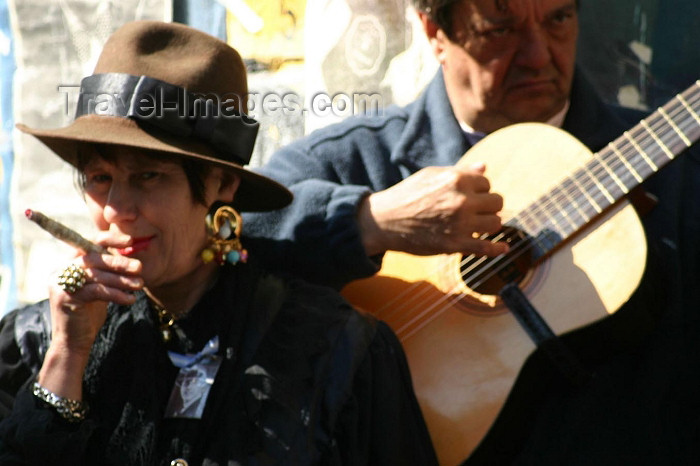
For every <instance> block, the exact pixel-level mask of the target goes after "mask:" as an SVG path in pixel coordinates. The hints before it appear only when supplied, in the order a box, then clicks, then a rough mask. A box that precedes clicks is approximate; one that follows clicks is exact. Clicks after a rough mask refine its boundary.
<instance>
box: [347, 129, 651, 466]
mask: <svg viewBox="0 0 700 466" xmlns="http://www.w3.org/2000/svg"><path fill="white" fill-rule="evenodd" d="M592 155H593V154H592V153H591V152H590V151H589V150H588V149H587V148H586V147H585V146H584V145H582V144H581V143H580V142H579V141H578V140H577V139H575V138H573V137H572V136H570V135H569V134H568V133H565V132H564V131H561V130H559V129H556V128H553V127H551V126H547V125H543V124H536V123H525V124H518V125H514V126H510V127H507V128H504V129H502V130H500V131H497V132H495V133H493V134H491V135H489V136H488V137H486V138H485V139H484V140H482V141H481V142H480V143H479V144H477V145H476V146H474V147H473V148H472V149H471V150H470V151H469V152H467V154H465V155H464V157H463V158H462V159H461V160H460V162H459V164H469V165H471V164H472V163H474V162H477V161H482V162H484V163H485V164H486V176H487V177H488V178H489V180H490V181H491V188H492V191H493V192H498V193H500V194H502V195H503V197H504V200H505V204H504V209H503V220H504V221H506V220H508V218H510V216H511V215H512V214H514V213H517V212H519V211H521V210H522V209H524V208H526V207H527V206H528V205H529V204H530V203H532V201H533V200H534V199H537V198H539V197H540V196H541V195H542V194H543V193H545V192H547V191H548V190H550V189H551V188H552V187H553V186H556V185H557V184H558V183H560V182H561V181H562V179H564V178H565V177H566V176H567V175H569V174H570V173H571V172H572V171H573V170H574V169H576V168H577V167H579V166H581V165H583V163H585V162H586V161H587V160H589V159H590V158H591V157H592ZM528 233H529V234H535V233H536V232H528ZM461 259H462V255H460V254H452V255H438V256H413V255H410V254H405V253H399V252H388V253H387V254H386V256H385V258H384V262H383V266H382V269H381V271H380V273H379V274H378V275H376V276H374V277H371V278H368V279H364V280H359V281H357V282H353V283H351V284H349V285H348V286H347V287H345V288H344V289H343V295H344V296H345V297H346V298H347V299H348V300H349V301H350V302H351V303H353V304H354V305H355V306H356V307H358V308H360V309H363V310H366V311H368V312H371V313H372V314H374V315H375V316H377V317H378V318H379V319H381V320H384V321H386V322H387V323H388V324H389V325H390V326H391V327H392V328H393V330H394V331H395V332H396V333H397V335H398V336H399V338H400V340H401V341H402V344H403V346H404V349H405V352H406V355H407V358H408V362H409V366H410V368H411V373H412V377H413V383H414V388H415V391H416V395H417V398H418V401H419V403H420V405H421V408H422V411H423V415H424V417H425V420H426V423H427V425H428V429H429V431H430V433H431V437H432V440H433V442H434V445H435V448H436V451H437V454H438V458H439V461H440V464H444V465H454V464H459V463H460V462H462V461H464V460H465V459H466V458H467V457H468V456H469V455H470V453H471V452H472V451H473V450H474V449H475V448H476V447H477V445H478V444H479V442H480V441H481V440H482V439H483V438H484V436H485V435H486V433H487V431H488V430H489V428H490V427H491V425H492V424H493V422H494V420H495V419H496V417H497V416H498V414H499V411H500V410H501V408H502V406H503V405H504V403H505V401H506V398H507V397H508V394H509V392H510V390H511V388H512V386H513V384H514V382H515V380H516V378H517V376H518V373H519V371H520V368H521V367H522V365H523V364H524V362H525V360H526V359H527V357H528V356H529V355H530V354H531V353H532V352H533V351H534V349H535V345H534V343H533V342H532V341H531V340H530V338H529V337H528V335H527V334H526V333H525V331H524V330H523V328H522V327H521V326H520V325H519V323H518V322H517V321H516V319H515V318H514V317H513V316H512V315H511V314H510V313H509V311H508V309H507V308H506V307H505V306H504V304H503V303H502V302H501V300H500V298H498V297H497V296H495V295H482V294H480V293H477V292H475V291H474V290H472V289H470V288H468V287H467V286H466V285H465V283H464V281H463V280H462V275H461V273H460V261H461ZM645 259H646V241H645V238H644V232H643V230H642V226H641V223H640V221H639V219H638V217H637V215H636V213H635V211H634V209H633V208H632V206H631V205H630V204H629V203H627V202H626V201H621V202H618V203H616V204H615V205H614V206H613V207H612V208H610V209H608V210H606V211H604V212H602V213H601V214H600V215H599V216H598V217H596V218H595V219H593V220H592V221H591V222H590V223H588V224H587V225H586V226H585V227H584V228H582V229H581V230H579V231H578V232H577V233H576V234H575V235H573V236H571V237H569V238H568V240H567V241H565V242H564V243H563V244H562V245H560V247H558V248H557V249H555V250H554V252H553V253H552V254H549V255H548V256H546V258H545V259H543V260H540V261H539V262H538V263H537V264H536V265H535V266H534V267H533V268H532V269H530V270H529V271H528V272H527V274H526V275H525V277H524V278H523V279H522V281H521V283H520V287H521V288H522V289H523V291H524V292H525V294H526V295H527V297H528V298H529V300H530V302H531V303H532V304H533V305H534V306H535V308H536V309H537V310H538V311H539V312H540V314H541V315H542V316H543V317H544V319H545V320H546V321H547V323H548V324H549V326H550V327H551V328H552V329H553V330H554V332H555V333H556V334H557V335H560V334H563V333H565V332H568V331H570V330H574V329H577V328H580V327H583V326H585V325H588V324H590V323H592V322H595V321H597V320H600V319H602V318H604V317H606V316H607V315H609V314H611V313H613V312H615V311H616V310H617V309H618V308H619V307H620V306H621V305H622V304H623V303H624V302H625V301H627V299H628V298H629V297H630V295H631V294H632V292H633V291H634V290H635V289H636V287H637V286H638V284H639V281H640V279H641V276H642V273H643V271H644V264H645ZM591 344H595V342H591Z"/></svg>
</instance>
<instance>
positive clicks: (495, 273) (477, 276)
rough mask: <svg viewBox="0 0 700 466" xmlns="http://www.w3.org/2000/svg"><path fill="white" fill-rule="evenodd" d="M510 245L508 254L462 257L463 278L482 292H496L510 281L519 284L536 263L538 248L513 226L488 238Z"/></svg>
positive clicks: (471, 287)
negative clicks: (532, 245) (533, 246)
mask: <svg viewBox="0 0 700 466" xmlns="http://www.w3.org/2000/svg"><path fill="white" fill-rule="evenodd" d="M489 239H491V240H492V241H504V242H507V243H508V244H509V245H510V251H508V253H506V254H504V255H502V256H498V257H485V256H475V255H471V256H463V257H462V261H461V263H460V269H461V273H462V279H463V280H464V283H465V284H466V285H467V287H469V288H470V289H472V290H474V291H476V292H477V293H480V294H485V295H496V294H498V292H499V291H500V290H501V289H502V288H503V287H504V286H505V285H507V284H508V283H512V282H515V283H520V282H521V281H522V280H523V278H524V277H525V275H526V274H527V271H528V270H529V269H530V267H531V266H532V264H533V263H534V258H535V257H536V256H537V251H536V250H534V249H533V248H532V247H531V241H530V237H529V236H528V235H527V234H525V233H524V232H522V231H521V230H518V229H517V228H513V227H505V228H504V229H503V230H502V231H501V232H499V233H497V234H495V235H492V236H491V237H489Z"/></svg>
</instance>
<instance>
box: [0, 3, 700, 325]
mask: <svg viewBox="0 0 700 466" xmlns="http://www.w3.org/2000/svg"><path fill="white" fill-rule="evenodd" d="M691 2H693V4H691ZM695 2H697V0H676V1H675V2H673V6H672V7H669V4H668V2H666V4H665V5H664V6H663V7H662V3H661V1H660V0H619V1H616V2H608V1H603V0H585V1H583V2H581V3H582V6H581V10H580V17H581V38H580V44H579V62H580V64H581V66H582V67H583V68H584V69H585V70H586V72H587V73H588V74H589V77H590V78H591V79H592V81H593V83H594V84H595V85H596V87H597V88H598V90H599V91H600V92H601V94H602V95H603V96H604V97H605V98H606V99H607V100H609V101H611V102H618V103H621V104H623V105H627V106H632V107H638V108H653V107H656V106H658V105H660V104H662V103H663V102H665V101H666V100H668V99H669V98H670V97H671V96H672V95H674V94H675V93H676V92H678V91H681V90H683V89H684V88H686V87H687V86H689V85H690V84H691V83H692V82H694V81H695V80H696V79H700V53H699V52H698V51H697V44H698V43H700V15H693V14H687V13H686V12H687V11H693V10H692V8H691V7H693V6H695ZM409 4H410V1H409V0H265V1H257V0H255V1H254V0H175V1H172V2H170V1H165V0H0V64H1V65H2V68H0V80H1V81H0V116H1V117H2V125H1V132H0V155H2V159H1V160H0V180H1V182H2V185H1V186H0V228H1V229H0V314H3V313H4V312H6V311H8V310H10V309H12V308H14V307H16V306H18V305H20V304H22V303H26V302H33V301H36V300H39V299H42V298H44V297H45V296H46V283H47V280H48V279H49V278H48V277H49V275H50V273H51V272H52V271H53V270H56V269H58V268H60V267H61V266H62V265H63V264H65V263H66V262H67V260H69V258H70V257H71V255H72V251H71V249H70V248H68V247H67V246H65V245H63V244H61V243H60V242H58V241H56V240H54V239H53V238H51V237H49V236H48V235H47V234H46V233H45V232H43V231H41V230H40V229H39V228H37V227H36V226H35V225H32V224H31V223H30V222H28V221H27V220H26V219H24V216H23V212H24V210H25V209H26V208H33V209H37V210H42V211H44V212H45V213H47V214H49V215H51V216H54V217H56V218H57V219H58V220H60V221H62V222H64V223H66V224H68V225H70V226H72V227H75V228H76V229H78V230H79V231H81V232H83V233H84V234H86V235H89V234H90V232H91V230H90V228H91V227H90V225H89V223H88V221H87V217H86V215H85V208H84V205H83V201H82V199H81V198H80V196H79V195H78V194H77V191H76V189H75V188H74V185H73V174H72V172H71V170H70V169H69V168H68V167H67V166H65V164H64V163H62V162H61V161H60V160H59V159H58V158H57V157H55V156H54V155H52V154H51V153H50V152H49V151H48V150H47V149H45V148H44V147H43V146H42V145H41V144H40V143H38V142H36V141H34V140H33V139H31V138H29V137H26V136H24V135H22V134H19V133H18V131H16V130H14V129H13V126H14V123H15V122H18V121H21V122H23V123H26V124H28V125H30V126H36V127H41V128H51V127H58V126H64V125H66V124H68V123H69V122H70V121H71V119H72V117H73V116H72V115H73V109H72V106H73V105H74V104H75V98H76V97H77V95H76V93H75V90H73V92H72V93H71V91H70V89H71V86H75V85H77V84H78V83H79V82H80V79H81V78H82V77H83V76H85V75H88V74H90V72H91V70H92V66H93V64H94V61H95V60H96V58H97V55H98V53H99V50H100V49H101V46H102V44H103V43H104V41H105V40H106V38H107V37H108V36H109V35H110V34H111V32H112V31H113V30H115V29H116V28H117V27H119V26H120V25H121V24H123V23H124V22H126V21H130V20H133V19H146V18H149V19H163V20H175V21H178V22H183V23H186V24H190V25H192V26H193V27H197V28H199V29H202V30H204V31H206V32H209V33H211V34H213V35H216V36H218V37H220V38H222V39H225V40H227V41H228V42H229V43H230V44H232V45H233V46H234V47H235V48H237V49H238V50H239V51H240V52H241V54H242V55H243V56H244V58H245V59H246V63H247V65H248V68H249V73H250V74H249V88H250V91H251V94H252V96H253V97H254V98H253V99H252V101H253V108H251V114H252V116H254V117H256V118H257V119H258V120H259V121H260V122H261V130H260V137H259V139H258V142H257V144H256V149H255V153H254V156H253V160H252V162H251V164H253V165H255V164H260V163H264V161H265V160H266V158H267V157H268V156H269V155H270V154H271V153H272V152H273V151H274V150H275V149H276V148H278V147H280V146H281V145H284V144H286V143H288V142H291V141H292V140H294V139H296V138H298V137H300V136H302V135H304V134H306V133H308V132H310V131H312V130H313V129H315V128H318V127H321V126H324V125H326V124H330V123H332V122H335V121H339V120H340V119H342V118H346V117H347V116H349V115H352V114H356V113H360V112H362V111H363V108H365V107H369V109H370V110H371V111H381V108H383V107H384V106H387V105H390V104H393V103H396V104H405V103H407V102H409V101H410V100H411V99H413V98H414V97H415V96H416V95H417V94H418V93H419V92H420V91H421V89H422V88H423V86H424V85H425V83H426V82H427V81H428V80H429V79H430V77H432V75H433V73H434V71H435V69H436V67H437V64H436V62H435V60H434V58H433V57H432V55H431V52H430V50H429V49H428V47H427V41H426V40H425V38H424V36H423V33H422V31H421V30H420V27H419V25H418V24H417V22H416V21H415V16H414V14H413V12H412V10H411V8H410V7H409ZM285 96H286V97H287V98H289V99H291V100H293V101H294V102H296V103H298V104H299V105H298V106H297V107H298V108H296V110H295V111H284V110H282V109H280V108H279V105H278V103H279V102H280V101H281V99H282V98H283V97H285ZM319 96H320V97H324V98H326V99H328V102H330V104H331V105H329V106H327V107H326V108H325V109H323V110H321V109H320V108H318V103H319V102H320V100H319V98H318V97H319ZM363 96H364V97H363Z"/></svg>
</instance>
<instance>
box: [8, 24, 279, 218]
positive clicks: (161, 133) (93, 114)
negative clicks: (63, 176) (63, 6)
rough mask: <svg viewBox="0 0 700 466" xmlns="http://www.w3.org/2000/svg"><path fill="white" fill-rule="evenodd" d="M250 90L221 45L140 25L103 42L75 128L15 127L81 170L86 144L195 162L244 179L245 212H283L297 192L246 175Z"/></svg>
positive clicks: (238, 63) (251, 138) (179, 30)
mask: <svg viewBox="0 0 700 466" xmlns="http://www.w3.org/2000/svg"><path fill="white" fill-rule="evenodd" d="M247 94H248V85H247V78H246V69H245V65H244V64H243V60H242V59H241V56H240V55H239V54H238V52H236V50H234V49H233V48H231V47H230V46H229V45H228V44H226V43H225V42H223V41H221V40H219V39H217V38H215V37H212V36H210V35H208V34H206V33H204V32H201V31H198V30H196V29H193V28H191V27H188V26H185V25H183V24H177V23H166V22H159V21H134V22H130V23H127V24H126V25H124V26H122V27H121V28H119V29H118V30H117V31H116V32H114V34H112V36H111V37H110V38H109V39H108V40H107V42H106V44H105V46H104V48H103V49H102V53H101V54H100V57H99V59H98V61H97V65H96V66H95V71H94V73H93V74H92V75H91V76H88V77H86V78H84V79H83V80H82V82H81V86H80V95H79V97H78V105H77V109H76V115H75V120H74V121H73V123H71V124H70V125H69V126H66V127H64V128H59V129H52V130H40V129H34V128H29V127H27V126H26V125H23V124H18V125H17V128H19V129H20V130H21V131H23V132H25V133H29V134H31V135H33V136H35V137H36V138H38V139H39V140H40V141H41V142H43V143H44V144H45V145H46V146H48V147H49V148H50V149H51V150H52V151H54V152H55V153H56V154H58V155H59V156H60V157H61V158H63V159H64V160H65V161H67V162H68V163H70V164H72V165H76V160H77V153H78V151H77V148H78V146H79V145H80V144H85V143H89V144H115V145H121V146H128V147H137V148H142V149H148V150H154V151H159V152H164V153H167V154H172V155H175V156H181V157H192V158H195V159H198V160H201V161H204V162H208V163H211V164H214V165H219V166H223V167H226V168H228V169H230V170H231V171H233V172H234V173H235V174H236V175H238V176H240V177H241V184H240V187H239V189H238V192H237V193H236V198H235V201H234V205H235V207H236V208H238V209H239V210H242V211H262V210H272V209H277V208H280V207H284V206H285V205H287V204H289V202H291V200H292V194H291V193H290V192H289V191H288V190H287V189H286V188H285V187H284V186H282V185H280V184H278V183H276V182H275V181H273V180H271V179H269V178H267V177H264V176H262V175H258V174H257V173H254V172H252V171H250V170H247V169H245V168H244V165H246V164H248V163H249V161H250V157H251V155H252V152H253V146H254V144H255V138H256V135H257V131H258V123H257V122H256V121H255V120H253V119H252V118H249V117H248V116H246V114H245V110H246V109H247Z"/></svg>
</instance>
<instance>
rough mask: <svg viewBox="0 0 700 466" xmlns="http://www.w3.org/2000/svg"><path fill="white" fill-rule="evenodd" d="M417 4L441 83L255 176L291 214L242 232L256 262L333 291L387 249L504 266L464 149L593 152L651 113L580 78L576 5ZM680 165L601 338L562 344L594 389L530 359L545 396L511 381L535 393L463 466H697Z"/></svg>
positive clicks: (698, 202) (483, 177)
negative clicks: (490, 260)
mask: <svg viewBox="0 0 700 466" xmlns="http://www.w3.org/2000/svg"><path fill="white" fill-rule="evenodd" d="M414 3H415V6H416V9H417V10H418V12H419V16H420V20H421V22H422V24H423V28H424V31H425V33H426V35H427V37H428V39H429V42H430V44H431V47H432V49H433V52H434V54H435V56H436V57H437V58H438V60H439V62H440V70H439V72H438V73H437V75H436V76H435V78H434V79H433V80H432V82H431V83H430V84H429V85H428V86H427V88H426V89H425V91H424V92H423V94H422V95H421V96H420V97H419V98H418V99H417V100H416V101H415V102H413V103H411V104H410V105H408V106H407V107H405V108H396V107H392V108H389V109H387V110H386V111H385V113H384V115H383V116H381V117H376V118H369V117H358V118H350V119H348V120H346V121H345V122H342V123H340V124H337V125H333V126H331V127H328V128H325V129H322V130H319V131H316V132H315V133H313V134H311V135H310V136H308V137H306V138H304V139H302V140H300V141H297V142H296V143H294V144H291V145H290V146H288V147H286V148H283V149H282V150H280V151H279V152H278V153H277V154H275V155H274V156H273V157H272V158H271V160H270V161H269V163H268V164H267V165H266V166H265V167H263V168H262V172H263V173H265V174H266V175H268V176H270V177H272V178H275V179H277V180H279V181H281V182H282V183H283V184H285V185H287V186H289V187H290V189H291V190H292V191H293V192H294V194H295V201H294V202H293V203H292V205H291V206H290V207H288V208H287V209H285V210H283V211H278V212H275V213H271V214H253V215H249V216H248V217H247V218H246V219H245V220H246V222H247V223H246V224H247V234H248V235H250V237H249V238H248V242H247V245H248V246H249V248H250V249H251V251H252V252H253V254H255V255H257V256H258V257H260V258H262V259H263V260H265V259H266V258H267V257H285V258H286V260H285V262H284V263H279V262H278V263H277V264H275V266H276V267H278V268H284V267H287V268H289V269H290V270H294V271H297V272H301V273H302V274H304V275H305V276H306V277H307V278H309V279H311V280H314V281H318V282H322V283H326V284H331V285H333V286H336V287H341V286H343V285H345V284H347V283H348V282H350V281H352V280H354V279H357V278H362V277H367V276H370V275H372V274H374V273H376V272H377V270H378V269H379V267H380V265H381V260H382V254H383V253H384V252H386V251H390V250H398V251H405V252H409V253H413V254H422V255H423V254H425V255H429V254H430V255H432V254H440V253H455V252H462V253H476V254H480V255H490V256H495V255H498V254H500V253H502V252H504V251H505V250H506V247H505V246H504V245H501V244H497V243H496V244H494V243H491V242H489V241H484V240H481V239H479V238H480V237H481V235H482V234H483V233H493V232H495V231H498V230H499V229H500V227H501V226H502V225H501V218H500V215H501V214H500V210H501V208H502V205H503V200H502V197H501V193H493V192H491V191H490V184H489V180H488V176H489V169H488V167H484V166H482V165H474V166H471V167H469V166H468V165H467V166H468V168H463V167H464V165H463V164H462V165H461V166H460V167H457V166H455V164H456V162H457V161H458V160H460V158H461V157H462V155H463V154H464V153H465V152H467V150H468V149H469V148H470V147H471V146H472V145H474V144H475V143H476V142H477V141H479V140H480V139H481V138H482V137H483V136H484V135H485V134H489V133H492V132H494V131H495V130H497V129H499V128H503V127H505V126H508V125H511V124H514V123H519V122H526V121H536V122H546V123H550V124H552V125H554V126H560V127H561V128H562V129H564V130H566V131H568V132H569V133H571V134H572V135H574V136H575V137H576V138H578V139H579V140H580V141H582V142H583V143H584V144H585V145H586V146H588V147H589V148H590V149H591V150H592V151H594V152H595V151H598V150H600V149H601V148H603V147H604V146H605V145H606V144H607V143H608V142H610V141H612V140H614V139H615V138H617V137H618V136H620V135H621V134H622V133H623V132H624V131H625V130H627V129H628V128H629V127H630V126H632V125H633V124H635V123H637V122H638V121H639V120H640V119H641V118H642V117H643V116H644V115H640V114H638V113H636V112H631V111H627V110H623V109H619V108H613V107H611V106H608V105H606V104H604V103H603V102H602V101H601V100H600V98H598V97H597V95H596V94H595V92H594V90H593V89H592V88H591V86H590V85H589V84H588V83H587V82H586V80H585V78H584V76H583V75H582V72H581V70H579V69H577V68H576V66H575V56H576V40H577V36H578V17H577V7H578V5H577V2H576V1H575V0H454V1H449V0H415V2H414ZM696 105H697V104H696ZM686 152H687V153H686V154H683V155H681V156H679V157H678V158H677V160H676V161H675V162H673V163H671V164H670V165H669V166H667V167H666V168H664V169H663V170H661V172H660V173H659V174H657V175H654V176H653V177H651V178H650V179H649V180H648V181H645V182H644V183H643V188H644V190H645V191H646V192H647V193H650V194H651V195H653V197H654V198H656V200H657V202H656V205H655V206H654V207H653V208H651V209H649V208H648V207H642V206H643V205H644V204H646V203H641V202H640V203H637V202H636V201H635V206H639V212H640V214H643V216H642V221H643V225H644V229H645V233H646V235H647V248H648V258H647V266H646V272H645V275H644V277H643V279H642V283H641V285H640V286H639V288H638V289H637V291H636V292H635V293H634V295H633V296H632V298H631V299H630V300H629V301H628V302H627V303H626V304H625V305H624V306H623V307H622V308H621V309H620V310H619V311H618V312H617V313H615V314H614V315H613V317H612V318H611V319H608V320H606V321H604V322H603V323H602V324H600V325H598V326H594V327H596V328H595V330H596V332H593V330H591V329H585V330H582V331H580V332H576V333H574V334H573V335H571V338H568V339H567V340H566V342H565V343H566V345H567V346H568V347H569V348H570V349H572V350H573V353H574V354H575V356H576V357H577V358H578V359H579V360H580V362H581V363H582V364H583V366H584V367H586V369H587V370H590V371H591V372H592V373H593V375H594V377H593V378H592V379H591V380H589V381H588V382H586V383H584V384H583V385H582V386H576V385H571V384H569V383H568V382H567V381H566V380H564V377H562V376H561V374H558V373H557V372H556V370H553V369H551V367H549V365H547V363H541V362H542V361H541V360H542V359H543V358H540V357H539V356H540V353H541V352H539V351H538V352H537V353H536V354H535V355H534V357H533V360H534V361H538V362H540V363H541V364H534V363H533V364H528V367H527V370H526V371H524V373H526V374H529V375H528V377H527V378H529V379H530V380H536V381H537V389H536V390H529V391H528V390H525V389H521V388H520V387H519V386H518V385H516V387H515V390H514V393H523V392H528V393H531V394H532V397H531V398H530V399H528V400H526V402H525V403H523V404H522V405H521V406H518V407H517V409H510V411H508V409H507V410H506V411H505V412H504V413H502V418H505V419H508V422H507V423H506V424H507V425H505V426H504V425H503V424H504V423H500V424H498V426H497V427H498V428H495V429H494V431H493V432H492V433H491V435H490V436H489V437H488V438H487V439H486V440H485V441H484V442H483V443H482V445H481V446H480V448H479V449H478V450H477V451H476V452H475V453H474V455H473V456H472V457H471V458H470V460H471V461H472V462H474V463H476V464H498V463H499V462H504V463H515V464H537V465H542V464H567V465H571V464H586V465H588V464H686V463H690V462H692V461H694V460H698V459H700V450H699V447H698V445H699V443H698V442H697V441H696V440H697V438H695V439H693V437H697V433H698V432H700V421H699V420H700V407H699V405H698V401H697V395H696V394H697V393H698V390H700V370H699V369H698V368H700V356H699V355H700V344H698V343H697V342H700V315H698V313H699V312H700V304H699V303H700V299H699V296H698V292H697V291H696V289H697V284H698V283H700V249H698V246H697V237H700V236H698V235H700V156H699V155H698V153H697V152H698V151H697V148H696V147H693V148H692V149H691V150H690V151H686ZM467 157H468V155H467ZM467 160H468V158H467ZM523 176H527V174H523ZM640 198H641V199H647V198H648V197H647V196H640ZM630 246H631V247H632V246H634V245H630ZM280 254H281V256H280ZM270 262H272V261H270ZM601 329H602V330H601ZM598 331H600V332H601V333H597V332H598ZM533 374H534V375H533ZM687 426H690V427H687Z"/></svg>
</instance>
